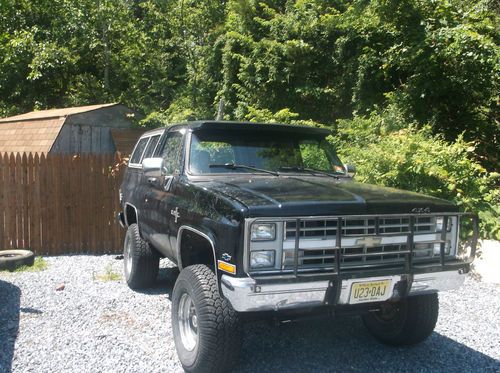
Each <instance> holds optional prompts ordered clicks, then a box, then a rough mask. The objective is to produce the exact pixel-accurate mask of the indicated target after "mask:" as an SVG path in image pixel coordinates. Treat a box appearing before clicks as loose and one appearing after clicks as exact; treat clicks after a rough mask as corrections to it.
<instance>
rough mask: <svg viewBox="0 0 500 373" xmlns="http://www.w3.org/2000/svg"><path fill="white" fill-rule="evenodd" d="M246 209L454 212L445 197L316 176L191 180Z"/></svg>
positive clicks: (272, 212)
mask: <svg viewBox="0 0 500 373" xmlns="http://www.w3.org/2000/svg"><path fill="white" fill-rule="evenodd" d="M194 183H195V184H196V185H197V186H200V187H204V188H207V189H209V190H211V191H212V192H213V193H216V194H217V193H221V194H223V195H225V196H226V197H229V198H230V199H233V200H236V201H238V202H239V203H241V204H243V205H245V206H246V207H247V208H248V213H249V216H251V217H261V216H314V215H351V214H393V213H394V214H400V213H401V214H403V213H411V212H412V209H414V208H425V209H430V212H431V213H433V212H454V211H458V209H457V207H456V206H455V205H454V204H453V203H451V202H448V201H445V200H442V199H439V198H435V197H429V196H425V195H422V194H418V193H414V192H408V191H405V190H400V189H394V188H386V187H380V186H376V185H370V184H363V183H358V182H354V181H352V180H351V179H348V178H340V179H336V178H333V177H328V176H324V177H316V176H280V177H275V176H269V177H261V176H256V177H242V176H238V177H232V178H229V177H224V179H218V178H212V179H210V180H205V181H202V180H200V181H195V182H194Z"/></svg>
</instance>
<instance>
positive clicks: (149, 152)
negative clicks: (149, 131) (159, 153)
mask: <svg viewBox="0 0 500 373" xmlns="http://www.w3.org/2000/svg"><path fill="white" fill-rule="evenodd" d="M159 139H160V135H156V136H153V137H151V140H150V141H149V144H148V147H147V148H146V151H145V152H144V156H143V157H142V159H144V158H149V157H151V156H152V155H153V152H154V150H155V148H156V144H158V140H159Z"/></svg>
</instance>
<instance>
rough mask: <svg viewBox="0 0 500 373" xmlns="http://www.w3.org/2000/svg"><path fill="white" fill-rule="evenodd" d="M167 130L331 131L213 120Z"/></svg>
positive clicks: (327, 133)
mask: <svg viewBox="0 0 500 373" xmlns="http://www.w3.org/2000/svg"><path fill="white" fill-rule="evenodd" d="M168 128H170V129H174V128H188V129H191V130H200V129H214V130H234V129H236V128H238V129H249V130H252V131H255V130H258V131H261V130H262V131H269V130H271V131H284V132H301V133H315V134H318V135H319V134H321V135H329V134H331V130H329V129H326V128H317V127H308V126H298V125H291V124H282V123H257V122H237V121H215V120H200V121H193V122H186V123H178V124H174V125H172V126H169V127H168Z"/></svg>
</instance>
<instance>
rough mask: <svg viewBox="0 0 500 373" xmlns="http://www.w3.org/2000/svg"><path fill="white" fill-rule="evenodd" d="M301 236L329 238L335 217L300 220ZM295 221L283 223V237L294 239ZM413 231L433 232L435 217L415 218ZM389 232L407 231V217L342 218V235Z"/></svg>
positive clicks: (335, 231) (332, 235)
mask: <svg viewBox="0 0 500 373" xmlns="http://www.w3.org/2000/svg"><path fill="white" fill-rule="evenodd" d="M299 224H300V237H301V238H318V237H320V238H325V239H327V238H331V237H334V236H336V235H337V220H336V219H318V220H316V219H314V220H301V221H300V223H299ZM296 227H297V223H296V221H290V222H286V223H285V232H286V234H285V239H286V240H293V239H295V230H296ZM414 227H415V228H414V229H415V232H418V233H425V232H434V231H435V229H436V217H432V216H422V217H417V218H415V224H414ZM377 228H378V233H379V234H389V233H408V232H409V230H410V218H409V217H380V218H358V217H349V218H346V219H344V220H342V229H341V230H342V236H360V235H375V234H376V232H377Z"/></svg>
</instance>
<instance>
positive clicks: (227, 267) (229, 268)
mask: <svg viewBox="0 0 500 373" xmlns="http://www.w3.org/2000/svg"><path fill="white" fill-rule="evenodd" d="M217 263H218V264H217V266H218V267H219V269H220V270H221V271H224V272H227V273H231V274H232V275H234V274H235V273H236V266H235V265H234V264H229V263H226V262H223V261H222V260H218V261H217Z"/></svg>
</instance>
